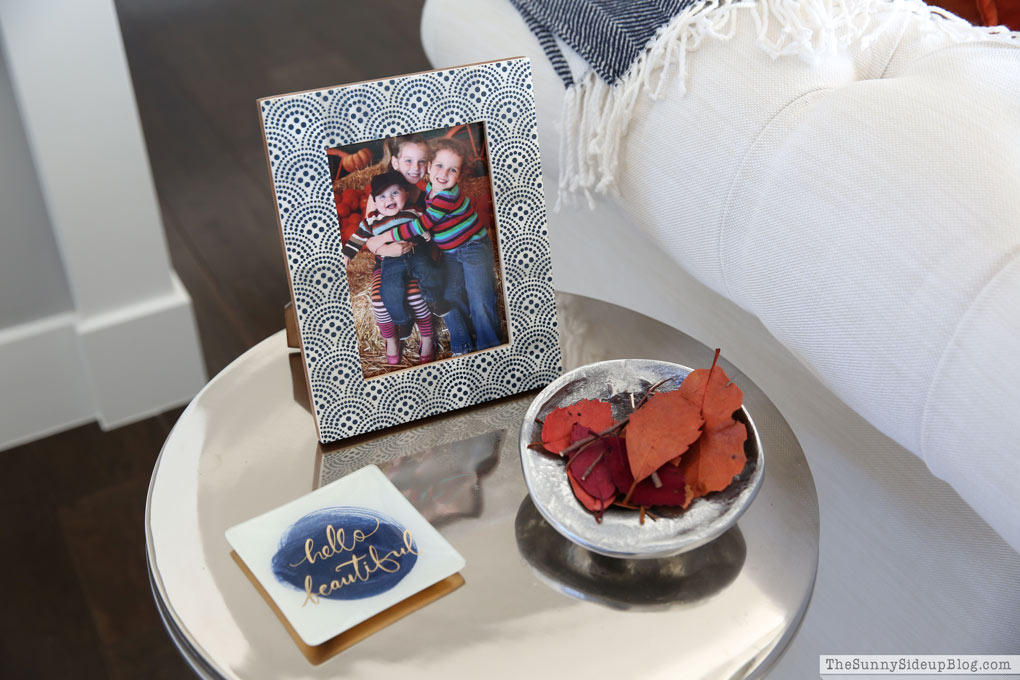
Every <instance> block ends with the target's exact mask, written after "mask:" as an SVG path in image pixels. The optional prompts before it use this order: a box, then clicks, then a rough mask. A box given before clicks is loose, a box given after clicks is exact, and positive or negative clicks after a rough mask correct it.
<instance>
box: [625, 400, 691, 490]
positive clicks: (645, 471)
mask: <svg viewBox="0 0 1020 680" xmlns="http://www.w3.org/2000/svg"><path fill="white" fill-rule="evenodd" d="M702 422H703V421H702V418H701V414H700V413H699V410H698V407H697V406H695V405H694V404H692V403H691V402H690V401H689V400H688V399H686V398H685V397H684V396H683V395H682V394H680V393H679V392H665V393H658V394H655V395H653V396H652V397H651V398H650V399H649V400H648V401H647V402H645V404H644V405H643V406H641V408H639V409H638V410H636V411H634V413H632V414H631V415H630V423H629V424H628V425H627V458H628V459H629V462H630V471H631V474H632V475H633V476H634V479H635V480H636V481H637V482H640V481H641V480H643V479H645V478H646V477H648V476H649V475H650V474H652V473H653V472H655V471H656V470H658V469H659V468H660V467H662V465H663V464H664V463H666V462H668V461H670V460H672V459H673V458H676V457H677V456H679V455H681V454H683V452H684V451H686V450H687V447H688V446H690V445H691V443H693V442H694V441H695V440H696V439H697V438H698V435H700V434H701V425H702Z"/></svg>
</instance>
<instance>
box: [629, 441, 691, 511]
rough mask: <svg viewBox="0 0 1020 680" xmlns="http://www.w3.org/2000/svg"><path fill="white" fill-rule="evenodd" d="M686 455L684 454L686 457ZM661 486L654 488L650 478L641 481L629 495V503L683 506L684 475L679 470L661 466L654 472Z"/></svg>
mask: <svg viewBox="0 0 1020 680" xmlns="http://www.w3.org/2000/svg"><path fill="white" fill-rule="evenodd" d="M686 455H687V454H685V456H686ZM656 474H657V476H658V477H659V481H660V482H661V483H662V486H659V487H657V486H655V483H654V482H653V481H652V478H651V477H648V478H647V479H645V480H643V481H641V482H639V483H638V485H637V486H635V487H634V491H633V492H631V494H630V502H631V503H632V504H634V505H649V506H651V505H670V506H677V505H684V503H685V502H686V500H687V491H686V486H685V484H684V473H683V470H682V469H680V468H676V467H674V466H672V465H669V464H666V465H663V466H662V467H661V468H659V469H658V470H657V471H656Z"/></svg>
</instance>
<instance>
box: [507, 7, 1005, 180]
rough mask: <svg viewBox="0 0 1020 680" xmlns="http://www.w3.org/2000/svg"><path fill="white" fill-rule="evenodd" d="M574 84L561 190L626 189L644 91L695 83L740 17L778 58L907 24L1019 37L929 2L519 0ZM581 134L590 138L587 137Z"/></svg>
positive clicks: (567, 109)
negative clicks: (699, 57) (624, 162)
mask: <svg viewBox="0 0 1020 680" xmlns="http://www.w3.org/2000/svg"><path fill="white" fill-rule="evenodd" d="M510 2H511V3H512V4H513V5H514V7H515V8H516V9H517V11H518V12H519V13H520V15H521V17H523V19H524V21H525V22H526V23H527V25H528V27H529V28H530V29H531V31H532V32H533V33H534V34H535V36H536V37H537V38H538V40H539V42H540V43H541V45H542V47H543V49H544V51H545V53H546V56H547V57H548V58H549V61H550V63H551V64H552V66H553V68H554V69H555V70H556V73H557V74H558V75H559V76H560V78H561V79H562V80H563V83H564V85H565V86H566V88H567V91H566V96H565V97H564V104H563V124H562V129H563V135H562V138H561V144H562V145H563V147H562V149H561V157H562V158H563V163H562V165H561V167H560V182H559V185H560V186H559V188H560V196H561V197H562V196H564V195H568V196H569V195H570V194H572V193H577V192H583V193H585V194H588V195H589V197H590V191H592V190H594V191H598V192H602V193H612V192H614V191H615V189H616V172H617V168H618V165H619V157H620V144H621V140H622V138H623V136H624V135H625V134H626V132H627V128H628V125H629V123H630V120H631V117H632V115H631V114H632V112H633V109H634V105H635V103H636V102H637V100H638V97H639V96H640V95H642V94H648V95H650V96H651V97H652V98H658V97H659V96H660V95H662V94H663V92H664V91H665V88H666V87H673V88H675V89H676V90H678V91H679V92H680V93H681V94H682V93H683V92H684V91H685V90H684V88H685V80H686V68H687V66H686V55H687V52H689V51H693V50H696V49H697V48H698V47H699V45H700V44H701V43H702V42H703V41H704V40H708V39H712V40H726V39H729V38H730V37H732V36H733V35H734V31H735V28H734V27H735V25H736V17H737V15H738V14H739V13H741V12H744V13H747V14H748V15H749V16H751V17H753V25H754V26H755V30H756V31H757V44H758V46H759V47H761V48H762V50H763V51H764V52H765V53H766V54H768V55H769V56H771V57H773V58H778V57H786V56H798V57H800V58H803V59H805V60H807V61H809V62H810V61H811V60H813V59H814V58H816V57H818V56H819V55H824V54H835V53H837V52H838V51H840V50H844V49H846V48H847V47H848V46H849V45H851V44H858V45H867V44H868V43H870V42H871V41H873V40H874V39H875V38H876V37H877V36H878V35H879V34H880V33H882V32H883V31H885V30H888V29H889V26H892V25H897V24H896V22H895V21H893V19H894V18H895V16H894V15H898V14H901V13H909V14H913V15H916V16H918V17H920V18H922V19H923V21H921V22H919V24H918V25H920V26H921V27H922V29H923V30H931V31H938V32H942V33H945V34H949V35H951V36H952V37H953V38H954V39H956V40H958V41H959V42H966V41H970V40H990V39H991V40H1000V41H1009V42H1014V41H1016V40H1017V35H1018V34H1010V33H1009V32H1008V30H1006V29H1004V28H1003V27H996V28H983V27H975V26H971V25H970V24H969V23H967V22H966V21H964V20H962V19H960V18H959V17H956V16H955V15H952V14H949V13H948V12H946V11H945V10H941V9H939V8H937V7H930V6H928V5H926V4H925V3H924V2H923V1H922V0H812V1H811V2H806V1H805V0H510ZM579 140H586V142H585V143H579Z"/></svg>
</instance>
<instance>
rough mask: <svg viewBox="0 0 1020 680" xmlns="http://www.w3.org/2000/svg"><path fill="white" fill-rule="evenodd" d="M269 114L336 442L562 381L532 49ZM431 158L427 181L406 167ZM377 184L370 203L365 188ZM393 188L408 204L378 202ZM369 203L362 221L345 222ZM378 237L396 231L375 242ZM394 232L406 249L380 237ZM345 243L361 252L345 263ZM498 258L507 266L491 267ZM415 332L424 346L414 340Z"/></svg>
mask: <svg viewBox="0 0 1020 680" xmlns="http://www.w3.org/2000/svg"><path fill="white" fill-rule="evenodd" d="M258 108H259V114H260V119H261V122H262V129H263V134H264V140H265V150H266V157H267V162H268V166H269V173H270V178H271V185H272V191H273V195H274V198H275V203H276V208H277V218H278V226H279V229H280V236H281V241H282V245H283V250H284V255H285V259H286V264H287V272H288V281H289V287H290V292H291V297H292V301H293V305H294V309H295V313H296V318H297V328H298V333H299V336H300V350H301V355H302V362H303V365H304V367H305V373H306V377H307V382H308V389H309V394H310V403H311V406H312V411H313V414H314V420H315V426H316V429H317V431H318V437H319V440H320V441H321V442H322V443H324V444H325V443H330V442H335V441H339V440H342V439H345V438H347V437H351V436H355V435H359V434H363V433H367V432H372V431H375V430H379V429H383V428H386V427H390V426H394V425H399V424H402V423H406V422H410V421H414V420H418V419H420V418H425V417H428V416H432V415H436V414H439V413H444V412H447V411H451V410H454V409H459V408H463V407H466V406H471V405H474V404H479V403H482V402H486V401H490V400H493V399H498V398H501V397H506V396H510V395H513V394H517V393H520V392H525V391H528V390H533V389H537V388H540V387H542V386H544V385H546V384H548V383H549V382H551V381H552V380H553V379H555V378H556V377H557V376H559V374H560V372H561V370H562V368H561V356H560V348H559V335H558V330H557V325H556V324H557V322H556V303H555V295H554V288H553V277H552V262H551V253H550V247H549V238H548V228H547V222H546V207H545V197H544V191H543V179H542V166H541V158H540V152H539V146H538V135H537V125H536V114H535V102H534V95H533V91H532V79H531V64H530V61H529V60H528V59H526V58H511V59H504V60H497V61H491V62H485V63H480V64H472V65H469V66H462V67H457V68H451V69H441V70H435V71H428V72H423V73H416V74H411V75H405V76H398V77H393V78H385V79H379V80H372V81H365V82H361V83H354V84H350V85H342V86H337V87H331V88H325V89H319V90H311V91H306V92H299V93H294V94H287V95H281V96H276V97H267V98H263V99H260V100H259V101H258ZM443 139H449V140H452V141H450V142H449V143H447V142H445V141H441V140H443ZM408 140H413V141H408ZM422 140H424V141H422ZM362 149H365V150H366V151H362ZM387 149H390V150H392V149H396V151H395V152H387ZM416 154H417V155H418V156H420V155H422V154H425V156H426V161H425V170H426V171H425V175H424V176H423V178H422V180H419V181H418V183H417V184H415V183H414V182H413V180H414V179H415V175H414V174H413V172H404V171H401V170H398V169H397V168H398V162H402V161H401V159H406V157H408V156H415V155H416ZM458 159H459V164H458ZM454 166H457V167H456V171H457V172H456V173H453V172H450V169H452V168H453V167H454ZM387 173H388V174H387ZM395 173H397V174H395ZM400 173H402V174H403V179H401V177H400V176H399V174H400ZM451 175H452V177H453V178H452V179H451ZM483 177H484V178H486V179H484V181H483ZM345 180H347V185H346V187H345V185H344V182H345ZM364 180H370V181H368V182H366V183H365V186H364V188H363V189H362V197H361V200H360V201H359V203H360V205H359V204H356V203H355V202H354V198H353V194H351V193H350V191H351V190H353V186H351V185H352V183H353V185H354V186H357V185H358V183H359V182H362V181H364ZM390 180H392V183H391V184H390V186H388V187H375V188H373V186H372V185H373V183H374V184H375V185H378V184H380V183H383V182H388V181H390ZM451 182H452V183H451ZM387 189H388V190H389V195H392V196H396V197H397V198H396V199H394V200H392V201H390V200H389V199H388V198H383V201H382V202H380V203H379V205H378V207H376V205H375V200H374V199H375V198H376V196H372V197H371V199H369V200H371V203H370V204H366V203H365V202H364V200H365V194H368V195H369V196H371V194H372V193H373V192H374V191H376V190H379V191H381V192H385V190H387ZM345 190H346V191H348V193H347V194H346V195H345V194H344V193H343V192H344V191H345ZM486 192H488V193H486ZM379 196H383V194H379ZM401 196H402V197H401ZM486 196H488V199H489V205H490V206H491V209H488V208H485V207H484V204H485V202H486V201H485V199H486ZM444 201H445V202H444ZM355 205H357V207H358V208H360V209H361V211H362V212H361V213H359V214H360V216H361V217H360V218H359V220H358V225H354V224H353V221H352V220H351V219H350V216H349V215H348V216H345V217H341V215H342V214H343V212H344V206H346V208H347V210H348V212H350V211H351V210H352V209H353V208H354V206H355ZM354 212H357V210H354ZM415 215H417V217H415ZM344 220H346V223H344ZM400 220H402V221H400ZM393 225H397V226H393ZM451 225H452V226H451ZM465 225H467V226H465ZM358 229H360V230H361V231H358ZM376 232H378V233H379V235H380V238H377V239H374V241H373V240H371V239H368V237H370V236H372V235H375V234H376ZM355 233H358V234H360V236H357V237H352V236H351V234H355ZM387 234H388V235H387ZM380 240H382V241H392V242H387V243H385V244H384V246H385V247H380V246H378V245H377V244H376V245H373V242H378V241H380ZM399 243H402V244H403V245H398V244H399ZM358 244H360V245H359V246H358V247H359V248H360V250H357V249H354V250H352V248H354V246H355V245H358ZM465 245H467V246H468V247H464V246H465ZM345 246H347V251H348V255H349V254H350V253H351V252H353V253H356V254H355V256H354V257H353V258H350V257H348V258H347V259H346V260H345V251H344V248H345ZM366 248H369V249H372V248H374V250H372V253H366V252H365V249H366ZM486 248H488V251H486ZM383 252H386V253H393V254H387V255H383V254H382V253H383ZM487 252H491V254H489V255H488V257H490V258H491V262H492V264H491V266H483V265H482V264H480V263H482V262H487V261H489V260H486V259H485V257H486V256H485V253H487ZM429 260H431V264H429ZM365 263H367V264H365ZM373 263H374V267H375V268H372V266H373ZM355 265H357V266H355ZM366 272H368V273H366ZM399 272H402V273H399ZM436 272H439V273H438V274H436ZM349 274H350V276H349ZM401 277H402V278H401ZM418 279H420V285H418V289H419V292H420V296H419V299H418V300H417V304H416V303H415V299H414V298H413V292H414V284H415V283H416V282H417V281H418ZM366 281H370V282H371V286H370V287H369V288H368V289H367V290H366V286H369V284H367V283H365V282H366ZM352 286H353V287H354V288H353V289H352ZM405 287H406V289H405ZM401 300H402V301H403V303H404V305H403V307H401V304H400V301H401ZM422 301H424V303H426V304H427V308H428V312H429V314H428V315H426V313H425V312H422V311H421V307H422ZM369 307H370V309H369ZM391 312H392V313H391ZM426 316H428V318H426ZM387 319H389V323H391V324H392V328H391V327H390V326H388V325H387ZM401 321H403V323H399V322H401ZM408 322H416V324H417V326H416V330H413V331H409V330H408V327H409V325H410V324H409V323H408ZM430 325H431V328H432V333H431V334H430V333H429V331H428V327H429V326H430ZM373 329H374V330H373ZM409 332H410V334H411V335H410V337H411V340H410V341H409V343H408V344H410V343H412V342H413V343H415V344H416V346H417V351H414V349H413V348H409V347H405V346H404V345H401V343H400V338H399V337H397V336H404V335H405V334H407V333H409ZM372 333H377V335H374V336H373V335H372ZM387 333H388V335H387ZM429 339H431V345H432V347H433V354H434V360H432V361H428V359H429V357H428V356H427V347H428V346H429V344H430V341H429ZM394 340H396V342H394ZM494 343H495V344H494ZM393 347H395V348H396V351H395V352H391V348H393Z"/></svg>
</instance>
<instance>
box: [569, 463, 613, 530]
mask: <svg viewBox="0 0 1020 680" xmlns="http://www.w3.org/2000/svg"><path fill="white" fill-rule="evenodd" d="M567 479H568V480H570V488H571V489H573V490H574V496H576V497H577V500H579V501H581V505H583V506H584V507H586V508H588V510H590V511H591V512H594V513H595V518H596V519H598V520H599V521H601V519H602V513H603V512H605V510H606V508H608V507H609V506H610V505H612V504H613V501H615V500H616V494H615V493H614V494H613V495H612V496H611V497H610V498H608V499H606V500H601V499H598V498H595V497H594V496H592V495H591V494H590V493H588V492H587V491H585V490H584V489H583V488H581V485H580V484H578V483H577V480H576V479H574V477H573V476H572V475H569V474H568V475H567Z"/></svg>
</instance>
